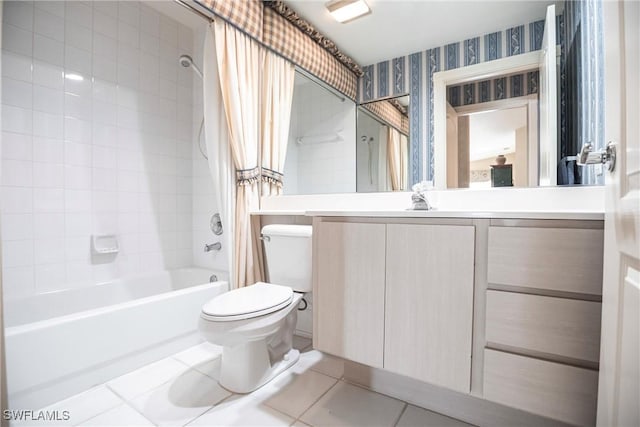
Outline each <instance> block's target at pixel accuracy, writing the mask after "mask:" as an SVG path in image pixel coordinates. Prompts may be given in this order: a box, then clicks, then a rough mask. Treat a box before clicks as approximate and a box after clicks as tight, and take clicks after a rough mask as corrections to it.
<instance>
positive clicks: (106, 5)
mask: <svg viewBox="0 0 640 427" xmlns="http://www.w3.org/2000/svg"><path fill="white" fill-rule="evenodd" d="M92 4H93V10H94V13H95V12H100V13H104V14H106V15H108V16H111V17H113V18H117V17H118V2H117V1H95V2H92Z"/></svg>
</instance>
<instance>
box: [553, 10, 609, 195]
mask: <svg viewBox="0 0 640 427" xmlns="http://www.w3.org/2000/svg"><path fill="white" fill-rule="evenodd" d="M564 4H565V7H564V10H563V13H562V15H560V16H559V18H561V19H560V21H561V25H562V27H561V31H558V34H559V36H558V38H559V43H560V45H561V47H562V54H561V55H560V75H559V84H560V105H559V110H560V121H559V127H560V153H559V155H558V158H559V159H560V163H559V165H558V185H572V184H586V185H602V184H604V175H603V174H601V175H597V174H596V169H595V168H594V167H593V166H589V167H579V166H577V165H576V164H575V161H573V160H570V159H571V158H572V156H575V155H576V153H578V151H580V147H582V145H583V144H585V143H587V142H591V143H593V145H594V150H602V149H604V147H605V135H604V90H603V89H604V46H603V22H602V20H603V18H602V1H601V0H583V1H579V2H576V1H566V2H565V3H564Z"/></svg>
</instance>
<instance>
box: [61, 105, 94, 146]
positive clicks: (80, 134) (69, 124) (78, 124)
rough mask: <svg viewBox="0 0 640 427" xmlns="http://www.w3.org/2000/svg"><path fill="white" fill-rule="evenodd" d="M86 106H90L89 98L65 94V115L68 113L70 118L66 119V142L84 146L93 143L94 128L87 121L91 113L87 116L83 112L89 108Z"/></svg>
mask: <svg viewBox="0 0 640 427" xmlns="http://www.w3.org/2000/svg"><path fill="white" fill-rule="evenodd" d="M86 104H89V105H90V101H88V98H83V97H80V96H76V95H70V94H65V113H68V116H67V117H65V118H64V139H65V140H67V141H74V142H81V143H83V144H90V143H91V138H92V126H91V122H90V121H89V120H87V119H86V116H87V115H89V116H90V115H91V113H88V114H87V113H86V112H83V111H82V108H83V106H84V107H85V108H86V107H87V105H86ZM88 108H89V109H91V108H90V107H88ZM89 119H90V117H89Z"/></svg>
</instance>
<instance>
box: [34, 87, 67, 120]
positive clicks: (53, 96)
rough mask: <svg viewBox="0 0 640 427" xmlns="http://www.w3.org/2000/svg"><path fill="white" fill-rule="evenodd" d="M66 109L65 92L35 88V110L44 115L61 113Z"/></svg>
mask: <svg viewBox="0 0 640 427" xmlns="http://www.w3.org/2000/svg"><path fill="white" fill-rule="evenodd" d="M63 107H64V92H63V91H62V90H60V89H51V88H48V87H45V86H38V85H34V86H33V109H34V110H35V111H42V112H44V113H51V114H55V113H59V112H60V111H62V109H63Z"/></svg>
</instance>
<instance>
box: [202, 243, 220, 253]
mask: <svg viewBox="0 0 640 427" xmlns="http://www.w3.org/2000/svg"><path fill="white" fill-rule="evenodd" d="M220 249H222V243H220V242H215V243H211V244H210V245H204V251H205V252H209V251H219V250H220Z"/></svg>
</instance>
